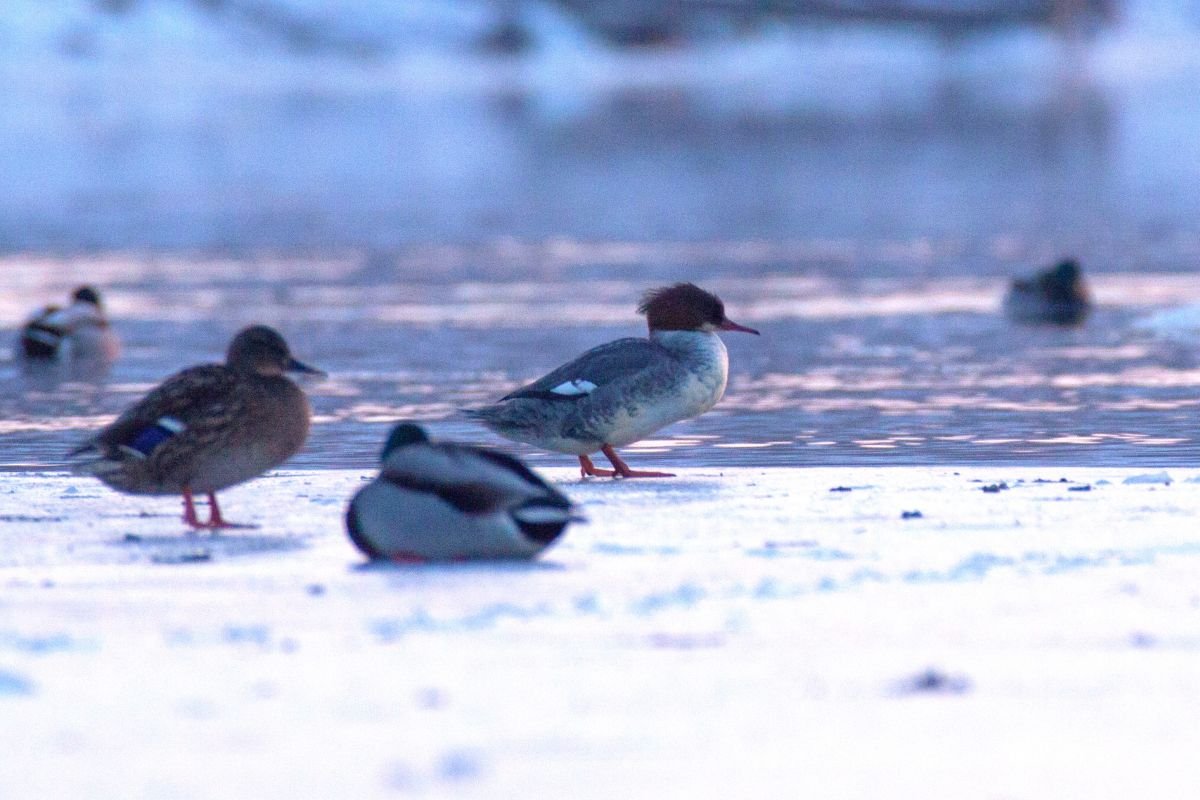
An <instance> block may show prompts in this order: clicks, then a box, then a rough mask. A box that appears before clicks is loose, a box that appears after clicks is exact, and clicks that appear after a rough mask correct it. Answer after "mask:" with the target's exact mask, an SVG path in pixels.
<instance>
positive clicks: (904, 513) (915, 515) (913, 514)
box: [900, 511, 925, 519]
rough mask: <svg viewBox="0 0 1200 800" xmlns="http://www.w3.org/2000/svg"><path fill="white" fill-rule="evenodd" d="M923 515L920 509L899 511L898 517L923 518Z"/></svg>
mask: <svg viewBox="0 0 1200 800" xmlns="http://www.w3.org/2000/svg"><path fill="white" fill-rule="evenodd" d="M924 517H925V515H924V514H922V513H921V512H920V511H901V512H900V519H923V518H924Z"/></svg>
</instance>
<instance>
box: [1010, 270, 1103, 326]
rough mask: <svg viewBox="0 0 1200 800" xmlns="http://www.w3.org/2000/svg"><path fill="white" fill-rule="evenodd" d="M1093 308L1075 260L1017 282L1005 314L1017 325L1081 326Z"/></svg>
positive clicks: (1014, 284)
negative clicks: (1023, 323) (1018, 323)
mask: <svg viewBox="0 0 1200 800" xmlns="http://www.w3.org/2000/svg"><path fill="white" fill-rule="evenodd" d="M1091 306H1092V304H1091V299H1090V298H1089V297H1088V292H1087V288H1086V287H1085V286H1084V283H1083V275H1082V274H1081V270H1080V268H1079V262H1078V261H1076V260H1075V259H1073V258H1071V259H1067V260H1065V261H1061V262H1059V263H1058V264H1056V265H1055V266H1053V267H1050V268H1048V269H1045V270H1043V271H1041V272H1039V273H1037V274H1036V275H1034V276H1032V277H1029V278H1018V279H1016V280H1014V281H1013V282H1012V286H1011V287H1009V290H1008V294H1007V295H1005V297H1004V313H1005V314H1007V315H1008V316H1009V318H1011V319H1013V320H1015V321H1017V322H1029V323H1048V324H1051V325H1078V324H1079V323H1081V322H1083V320H1084V319H1085V318H1086V317H1087V315H1088V312H1089V311H1091Z"/></svg>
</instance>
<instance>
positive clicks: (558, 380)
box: [465, 283, 758, 478]
mask: <svg viewBox="0 0 1200 800" xmlns="http://www.w3.org/2000/svg"><path fill="white" fill-rule="evenodd" d="M638 312H639V313H642V314H645V315H646V320H647V323H648V325H649V328H650V336H649V338H647V339H636V338H629V339H618V340H617V341H615V342H610V343H608V344H604V345H600V346H599V347H596V348H593V349H591V350H589V351H587V352H586V353H584V354H583V355H581V356H579V358H577V359H575V360H574V361H572V362H570V363H568V364H564V365H563V366H561V367H559V368H558V369H556V370H554V371H553V372H551V373H550V374H549V375H546V376H545V377H543V378H541V379H539V380H537V381H534V382H533V383H531V384H529V385H528V386H523V387H521V388H520V389H517V390H516V391H515V392H511V393H509V394H507V395H505V396H504V397H503V398H501V399H500V401H499V402H497V403H495V404H493V405H489V406H484V407H483V408H479V409H473V410H468V411H466V412H465V413H466V414H467V415H469V416H471V417H474V418H475V419H478V420H479V421H480V422H482V423H483V424H484V425H486V426H487V427H489V428H491V429H492V430H493V431H495V432H496V433H498V434H500V435H501V436H504V437H507V438H509V439H513V440H515V441H518V442H525V443H526V444H531V445H533V446H535V447H540V448H542V449H544V450H553V451H555V452H559V453H570V454H572V455H577V456H578V457H579V466H580V472H581V473H582V474H583V475H584V476H585V477H586V476H588V475H598V476H603V477H622V478H660V477H668V478H669V477H672V475H671V473H669V472H641V471H635V470H632V469H630V468H629V465H627V464H626V463H625V462H624V461H622V460H621V457H620V456H618V455H617V452H616V449H615V448H618V447H624V446H625V445H628V444H631V443H633V442H636V441H638V440H639V439H643V438H645V437H646V436H648V435H650V434H652V433H654V432H655V431H657V430H658V429H659V428H662V427H664V426H666V425H670V424H671V423H672V422H678V421H679V420H682V419H689V418H691V417H695V416H699V415H700V414H703V413H704V412H705V411H708V410H709V409H710V408H712V407H713V406H714V405H715V404H716V402H717V401H718V400H720V399H721V396H722V395H724V394H725V382H726V380H727V378H728V376H729V356H728V354H727V353H726V350H725V344H724V343H723V342H722V341H721V337H720V336H718V335H717V334H716V332H717V331H743V332H745V333H753V334H755V335H757V334H758V331H756V330H754V329H753V328H747V327H745V326H743V325H739V324H737V323H736V322H733V321H732V320H730V319H729V318H728V317H726V316H725V304H724V303H722V302H721V300H720V299H719V298H718V297H717V296H716V295H713V294H710V293H709V292H706V291H704V290H703V289H701V288H699V287H698V286H695V285H693V284H691V283H677V284H675V285H674V286H667V287H663V288H661V289H654V290H652V291H650V292H647V293H646V295H645V296H644V297H643V298H642V303H641V305H639V306H638ZM597 450H598V451H600V452H602V453H604V455H605V456H606V457H607V458H608V460H609V461H610V462H611V463H612V465H613V469H611V470H608V469H598V468H597V467H596V466H594V465H593V464H592V461H591V459H590V458H589V457H588V454H590V453H594V452H596V451H597Z"/></svg>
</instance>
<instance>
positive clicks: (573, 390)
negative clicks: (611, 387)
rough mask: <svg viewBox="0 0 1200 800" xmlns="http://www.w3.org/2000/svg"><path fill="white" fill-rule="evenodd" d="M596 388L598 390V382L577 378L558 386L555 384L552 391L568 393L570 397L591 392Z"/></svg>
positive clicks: (562, 393)
mask: <svg viewBox="0 0 1200 800" xmlns="http://www.w3.org/2000/svg"><path fill="white" fill-rule="evenodd" d="M595 390H596V384H594V383H592V382H591V381H587V380H584V379H583V378H576V379H575V380H573V381H567V382H566V383H560V384H559V385H558V386H555V387H554V388H553V389H551V390H550V391H551V392H553V393H554V394H561V395H566V396H568V397H573V396H575V395H580V394H591V393H592V392H594V391H595Z"/></svg>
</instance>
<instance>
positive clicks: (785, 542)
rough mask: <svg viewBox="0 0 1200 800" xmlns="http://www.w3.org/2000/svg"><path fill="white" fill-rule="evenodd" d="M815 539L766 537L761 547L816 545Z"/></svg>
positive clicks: (777, 547)
mask: <svg viewBox="0 0 1200 800" xmlns="http://www.w3.org/2000/svg"><path fill="white" fill-rule="evenodd" d="M816 546H817V540H816V539H768V540H767V541H765V542H763V547H765V548H767V549H768V550H777V549H781V548H785V547H816Z"/></svg>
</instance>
